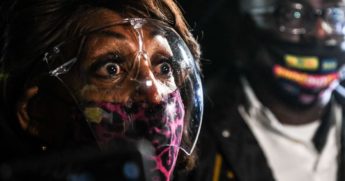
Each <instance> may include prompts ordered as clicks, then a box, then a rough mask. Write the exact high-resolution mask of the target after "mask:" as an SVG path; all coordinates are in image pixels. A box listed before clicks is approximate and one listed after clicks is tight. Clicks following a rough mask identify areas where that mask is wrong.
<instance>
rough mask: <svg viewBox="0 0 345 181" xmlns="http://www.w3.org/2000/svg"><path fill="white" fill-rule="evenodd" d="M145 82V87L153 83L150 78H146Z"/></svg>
mask: <svg viewBox="0 0 345 181" xmlns="http://www.w3.org/2000/svg"><path fill="white" fill-rule="evenodd" d="M145 84H146V86H147V87H151V86H152V84H153V83H152V80H146V82H145Z"/></svg>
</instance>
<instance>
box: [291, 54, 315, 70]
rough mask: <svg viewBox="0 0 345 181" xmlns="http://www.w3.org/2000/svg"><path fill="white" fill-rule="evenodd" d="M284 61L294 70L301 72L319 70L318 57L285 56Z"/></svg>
mask: <svg viewBox="0 0 345 181" xmlns="http://www.w3.org/2000/svg"><path fill="white" fill-rule="evenodd" d="M284 59H285V63H286V64H287V65H288V66H289V67H292V68H297V69H300V70H317V69H318V68H319V59H318V58H317V57H299V56H294V55H285V57H284Z"/></svg>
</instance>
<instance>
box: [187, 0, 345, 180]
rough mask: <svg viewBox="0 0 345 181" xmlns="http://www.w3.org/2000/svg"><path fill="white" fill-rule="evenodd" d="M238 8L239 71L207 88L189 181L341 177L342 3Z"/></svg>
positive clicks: (287, 0)
mask: <svg viewBox="0 0 345 181" xmlns="http://www.w3.org/2000/svg"><path fill="white" fill-rule="evenodd" d="M238 4H239V8H240V10H239V12H240V14H241V20H240V21H239V22H240V23H241V24H238V26H239V29H240V30H237V31H234V32H237V33H239V34H235V33H234V32H232V33H234V34H233V35H234V36H233V37H234V39H235V38H236V39H237V40H236V42H237V46H238V47H237V49H236V50H235V51H236V52H237V53H236V57H237V58H236V61H235V62H234V61H233V62H234V63H233V64H235V65H236V69H229V68H228V67H225V66H224V68H225V69H226V70H225V71H219V72H225V73H224V74H222V75H219V76H215V77H213V78H212V79H211V80H209V83H208V84H206V88H207V95H208V96H209V97H210V101H211V104H209V106H206V111H205V119H204V127H203V129H202V131H201V138H200V149H199V151H200V160H199V164H198V167H197V168H196V169H195V170H194V171H193V172H191V173H190V175H188V176H187V177H188V179H187V180H198V181H200V180H213V181H214V180H239V181H259V180H260V181H271V180H272V181H273V180H277V181H291V180H299V181H302V180H303V181H304V180H308V181H317V180H332V181H341V180H344V179H345V149H344V146H345V127H344V123H345V121H344V120H345V116H344V95H345V94H344V88H343V86H342V85H341V83H342V80H343V79H344V70H343V66H344V63H345V46H344V45H345V44H344V42H345V41H344V37H345V36H344V35H345V1H343V0H241V1H238ZM224 23H232V22H231V21H230V22H224ZM232 27H234V26H232ZM205 34H206V33H205ZM237 37H238V38H237ZM220 53H221V52H220ZM227 53H228V52H225V53H224V57H227V56H226V54H227ZM213 61H217V60H213ZM227 61H232V60H227ZM209 79H210V78H209ZM182 179H183V177H181V180H182Z"/></svg>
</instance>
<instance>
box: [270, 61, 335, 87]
mask: <svg viewBox="0 0 345 181" xmlns="http://www.w3.org/2000/svg"><path fill="white" fill-rule="evenodd" d="M273 73H274V75H275V76H276V77H277V78H282V79H286V80H289V81H292V82H295V83H297V84H299V85H301V86H303V87H306V88H325V87H328V86H329V85H330V84H331V83H332V82H333V81H334V80H336V79H338V77H339V74H338V73H329V74H323V75H315V74H314V75H311V74H306V73H301V72H297V71H292V70H289V69H287V68H284V67H282V66H280V65H275V66H274V68H273Z"/></svg>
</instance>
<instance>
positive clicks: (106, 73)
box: [96, 62, 121, 77]
mask: <svg viewBox="0 0 345 181" xmlns="http://www.w3.org/2000/svg"><path fill="white" fill-rule="evenodd" d="M120 72H121V68H120V66H119V65H118V64H117V63H113V62H109V63H106V64H105V65H103V66H102V67H100V68H99V69H98V70H97V71H96V74H97V75H99V76H100V77H114V76H116V75H117V74H119V73H120Z"/></svg>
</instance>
